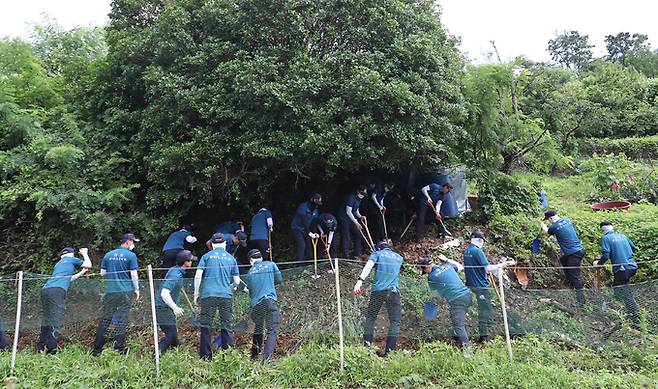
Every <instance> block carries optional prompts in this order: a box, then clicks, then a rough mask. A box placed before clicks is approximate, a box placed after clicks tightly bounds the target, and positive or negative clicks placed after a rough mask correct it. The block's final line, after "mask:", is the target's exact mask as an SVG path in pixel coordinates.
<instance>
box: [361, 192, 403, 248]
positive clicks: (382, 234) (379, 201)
mask: <svg viewBox="0 0 658 389" xmlns="http://www.w3.org/2000/svg"><path fill="white" fill-rule="evenodd" d="M394 188H395V185H394V184H392V183H385V184H381V183H378V184H372V185H369V187H368V194H369V198H368V201H363V203H362V204H364V205H365V209H366V212H365V214H366V215H368V222H369V223H370V225H371V226H374V228H373V229H372V231H371V232H372V238H373V239H374V240H375V241H376V242H379V241H380V240H382V239H386V238H387V236H386V231H385V230H384V219H383V217H382V214H385V213H386V211H388V208H387V204H388V198H389V196H390V194H391V192H392V191H393V189H394Z"/></svg>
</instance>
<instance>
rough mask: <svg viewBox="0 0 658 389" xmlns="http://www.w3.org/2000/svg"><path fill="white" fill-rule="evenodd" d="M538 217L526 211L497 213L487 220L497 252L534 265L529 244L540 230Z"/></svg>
mask: <svg viewBox="0 0 658 389" xmlns="http://www.w3.org/2000/svg"><path fill="white" fill-rule="evenodd" d="M539 220H540V218H538V217H537V215H533V214H530V215H529V214H527V213H513V214H506V213H499V214H496V215H495V216H494V217H493V218H492V219H491V221H490V222H489V225H488V227H489V231H490V238H491V239H492V242H494V243H493V244H494V245H495V246H496V248H497V252H498V254H503V255H505V256H507V257H510V258H513V259H514V260H516V261H517V262H518V263H519V264H521V265H522V266H523V265H534V264H536V263H535V262H534V261H533V256H532V254H531V252H530V244H531V242H532V240H533V239H534V237H536V236H538V235H539V232H540V231H541V229H540V225H539Z"/></svg>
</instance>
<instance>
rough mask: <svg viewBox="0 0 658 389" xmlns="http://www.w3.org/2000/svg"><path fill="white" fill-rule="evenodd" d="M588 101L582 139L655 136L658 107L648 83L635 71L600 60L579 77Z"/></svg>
mask: <svg viewBox="0 0 658 389" xmlns="http://www.w3.org/2000/svg"><path fill="white" fill-rule="evenodd" d="M580 81H581V83H582V88H583V91H584V93H585V98H586V99H587V101H588V103H589V104H588V107H587V113H588V115H587V117H585V118H584V119H583V121H584V122H583V124H582V127H583V128H582V131H581V132H580V133H581V136H588V137H627V136H633V135H635V136H644V135H655V134H656V132H657V131H658V106H657V105H656V104H655V102H654V101H652V100H651V99H650V98H649V85H650V84H649V82H648V80H647V78H646V77H645V76H643V75H642V74H640V73H638V72H637V71H636V70H635V69H632V68H631V69H629V68H624V67H623V66H622V65H619V64H616V63H612V62H607V61H597V62H596V63H595V64H594V65H593V66H592V67H591V68H590V69H588V70H587V71H586V72H585V73H583V74H582V75H581V77H580Z"/></svg>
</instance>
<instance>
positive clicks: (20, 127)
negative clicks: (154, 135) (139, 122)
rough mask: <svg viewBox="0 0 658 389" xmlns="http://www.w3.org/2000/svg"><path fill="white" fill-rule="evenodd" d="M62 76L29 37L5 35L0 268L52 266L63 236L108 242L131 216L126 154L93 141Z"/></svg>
mask: <svg viewBox="0 0 658 389" xmlns="http://www.w3.org/2000/svg"><path fill="white" fill-rule="evenodd" d="M59 81H60V80H59V79H57V78H53V77H52V76H51V75H49V74H48V71H47V70H46V69H45V68H44V67H43V66H42V65H41V61H40V59H39V58H38V57H37V56H36V55H35V54H34V52H33V50H32V47H31V46H30V45H29V44H28V43H26V42H23V41H20V40H0V230H1V231H2V235H3V236H4V237H6V240H5V242H6V243H5V244H3V246H2V249H3V251H4V252H5V253H6V259H7V260H6V261H4V262H3V263H2V264H0V269H16V268H21V267H25V266H26V265H28V266H29V267H31V268H32V269H35V270H38V269H40V266H41V265H47V266H48V268H49V267H50V266H51V264H50V263H47V262H46V263H44V259H46V258H51V257H52V255H53V250H55V249H57V248H61V247H62V246H61V245H62V244H63V243H66V244H69V245H70V244H77V243H81V242H83V241H86V242H87V243H88V242H97V243H108V241H109V240H110V239H111V238H112V236H116V234H117V230H118V229H121V228H125V227H126V224H127V222H128V220H119V216H120V215H121V212H122V208H123V207H127V206H129V205H130V204H131V203H130V199H131V191H132V189H134V188H135V186H134V185H131V184H129V183H126V182H125V181H124V180H123V179H122V171H121V170H119V167H120V166H121V164H122V163H125V162H126V161H125V160H124V159H122V158H121V156H120V155H117V153H112V152H109V153H108V152H106V151H105V150H100V149H98V148H95V147H90V145H89V144H88V143H87V141H86V139H85V136H84V132H83V130H82V128H83V127H88V123H85V122H83V121H81V120H80V119H79V118H78V117H77V116H76V114H75V113H74V112H73V111H74V109H73V108H72V107H70V106H69V105H68V104H67V103H66V100H65V99H64V98H63V97H62V92H61V89H62V86H61V84H60V83H59ZM72 237H73V238H72ZM41 269H44V270H45V268H41ZM48 270H50V269H48Z"/></svg>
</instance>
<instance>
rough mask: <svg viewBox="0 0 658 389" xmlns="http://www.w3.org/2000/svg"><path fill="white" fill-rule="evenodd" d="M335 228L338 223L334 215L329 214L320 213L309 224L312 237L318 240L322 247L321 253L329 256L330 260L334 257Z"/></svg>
mask: <svg viewBox="0 0 658 389" xmlns="http://www.w3.org/2000/svg"><path fill="white" fill-rule="evenodd" d="M337 228H338V221H337V220H336V218H335V217H334V215H332V214H330V213H321V214H320V215H319V216H318V217H316V218H315V219H314V220H313V222H312V223H311V233H313V234H314V235H313V236H312V237H317V238H320V240H321V242H323V243H322V244H323V246H324V247H323V249H322V252H324V254H325V255H329V254H331V257H332V258H335V257H336V244H335V242H334V235H335V234H336V229H337ZM318 254H320V253H318Z"/></svg>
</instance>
